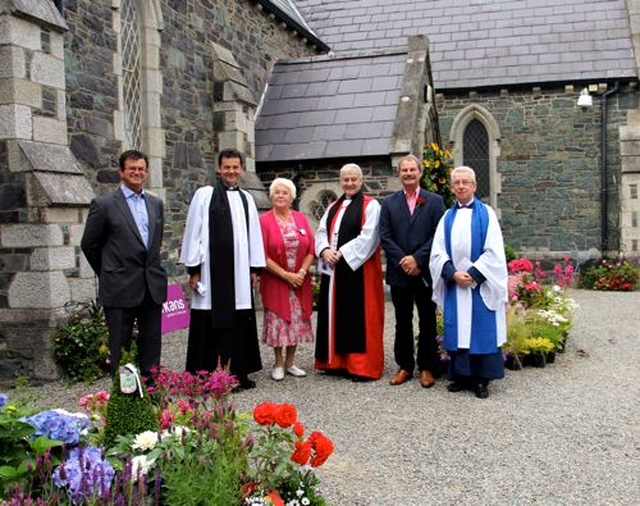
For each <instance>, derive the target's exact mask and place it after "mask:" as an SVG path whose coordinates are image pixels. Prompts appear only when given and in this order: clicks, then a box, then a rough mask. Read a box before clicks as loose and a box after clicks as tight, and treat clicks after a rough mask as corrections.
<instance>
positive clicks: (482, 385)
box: [429, 167, 508, 399]
mask: <svg viewBox="0 0 640 506" xmlns="http://www.w3.org/2000/svg"><path fill="white" fill-rule="evenodd" d="M451 187H452V190H453V193H454V195H455V197H456V199H457V202H456V204H454V205H453V206H452V207H451V208H450V209H448V210H447V212H446V213H445V215H444V216H443V217H442V220H440V223H439V224H438V228H437V230H436V234H435V237H434V239H433V246H432V249H431V260H430V263H429V268H430V271H431V276H432V279H433V283H434V286H433V300H434V302H435V303H436V304H437V305H438V306H439V307H440V308H441V309H442V312H443V315H444V348H445V349H446V350H447V353H448V354H449V357H450V359H451V360H450V361H449V378H450V379H451V380H452V383H450V384H449V385H448V386H447V390H449V391H450V392H461V391H463V390H472V391H473V392H474V393H475V395H476V397H478V398H480V399H486V398H487V397H488V396H489V390H488V385H489V381H491V380H493V379H500V378H503V377H504V359H503V356H502V350H501V348H500V347H501V346H502V344H504V342H505V341H506V335H507V324H506V304H507V300H508V295H507V263H506V259H505V254H504V243H503V239H502V232H501V230H500V224H499V223H498V218H497V217H496V214H495V212H494V211H493V209H491V207H489V206H488V205H486V204H484V203H483V202H481V201H480V199H477V198H475V191H476V175H475V171H474V170H473V169H472V168H470V167H457V168H455V169H454V170H453V171H452V172H451Z"/></svg>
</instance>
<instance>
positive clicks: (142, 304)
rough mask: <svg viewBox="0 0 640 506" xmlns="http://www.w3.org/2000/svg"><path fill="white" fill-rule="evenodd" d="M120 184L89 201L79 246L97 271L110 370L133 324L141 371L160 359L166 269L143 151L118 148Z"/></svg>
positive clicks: (159, 215)
mask: <svg viewBox="0 0 640 506" xmlns="http://www.w3.org/2000/svg"><path fill="white" fill-rule="evenodd" d="M119 165H120V167H119V174H120V187H119V188H118V189H117V190H116V191H115V192H113V193H110V194H108V195H103V196H101V197H96V198H95V199H93V201H92V202H91V207H90V209H89V216H88V218H87V223H86V225H85V229H84V234H83V236H82V241H81V246H82V251H83V252H84V254H85V256H86V257H87V260H88V261H89V264H90V265H91V267H92V269H93V270H94V271H95V273H96V275H97V276H98V282H99V291H98V298H99V300H100V302H101V303H102V305H103V307H104V314H105V318H106V320H107V326H108V327H109V351H110V354H111V372H112V374H115V373H116V371H117V370H118V365H119V363H120V357H121V353H122V352H121V350H122V348H125V349H127V350H128V349H129V348H130V346H131V339H132V331H133V326H134V322H135V321H136V320H137V323H138V338H137V348H138V362H139V366H140V371H141V373H142V375H143V376H145V377H147V378H149V376H150V372H151V368H152V367H153V366H157V365H159V364H160V352H161V332H160V322H161V316H162V303H163V302H164V301H165V300H166V298H167V274H166V272H165V270H164V268H163V267H162V264H161V258H160V245H161V244H162V235H163V229H164V206H163V204H162V200H160V199H159V198H158V197H156V196H154V195H151V194H150V193H148V192H145V191H144V183H145V181H146V180H147V178H148V177H149V160H148V158H147V156H146V155H145V154H144V153H142V152H140V151H135V150H129V151H125V152H124V153H122V155H121V156H120V161H119Z"/></svg>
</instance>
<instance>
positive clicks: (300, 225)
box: [260, 210, 315, 323]
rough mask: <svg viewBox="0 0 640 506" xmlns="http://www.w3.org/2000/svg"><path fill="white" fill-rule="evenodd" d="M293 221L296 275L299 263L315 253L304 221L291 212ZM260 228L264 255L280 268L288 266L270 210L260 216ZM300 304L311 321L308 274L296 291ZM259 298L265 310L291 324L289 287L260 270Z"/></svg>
mask: <svg viewBox="0 0 640 506" xmlns="http://www.w3.org/2000/svg"><path fill="white" fill-rule="evenodd" d="M291 214H292V215H293V221H294V222H295V224H296V228H297V229H298V241H299V244H298V255H297V257H296V267H295V269H294V272H298V271H299V270H300V269H301V267H302V261H303V260H304V257H306V256H307V255H309V254H311V255H313V254H314V251H315V245H314V240H313V232H312V231H311V228H310V227H309V223H308V222H307V218H306V217H305V215H304V214H303V213H301V212H299V211H293V210H292V211H291ZM260 226H261V227H262V239H263V241H264V252H265V255H266V257H267V258H270V259H271V260H273V261H274V262H276V263H277V264H278V265H280V266H286V265H287V257H286V254H285V250H284V239H283V238H282V233H281V232H280V226H279V225H278V221H277V220H276V216H275V214H274V213H273V211H267V212H266V213H264V214H262V215H260ZM295 293H296V295H297V296H298V300H299V301H300V305H301V306H302V318H303V320H305V321H306V320H308V319H309V318H311V311H312V306H313V296H312V294H311V275H310V273H307V275H306V277H305V280H304V283H303V284H302V286H301V287H300V288H299V289H297V290H295ZM260 295H261V296H262V305H263V306H264V307H265V309H268V310H269V311H273V312H274V313H276V314H277V315H278V316H279V317H280V318H282V319H283V320H285V321H287V322H289V323H290V322H291V306H290V304H289V285H288V284H287V283H286V282H285V281H284V280H283V279H281V278H280V277H279V276H276V275H274V274H271V273H270V272H269V271H268V270H267V269H263V270H262V274H261V275H260Z"/></svg>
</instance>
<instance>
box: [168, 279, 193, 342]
mask: <svg viewBox="0 0 640 506" xmlns="http://www.w3.org/2000/svg"><path fill="white" fill-rule="evenodd" d="M187 327H189V306H188V305H187V301H186V299H185V298H184V291H183V290H182V285H179V284H176V285H169V286H168V288H167V302H165V303H164V304H162V333H163V334H166V333H167V332H173V331H174V330H179V329H186V328H187Z"/></svg>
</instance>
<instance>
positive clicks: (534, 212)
mask: <svg viewBox="0 0 640 506" xmlns="http://www.w3.org/2000/svg"><path fill="white" fill-rule="evenodd" d="M576 97H577V93H574V92H571V93H568V92H565V90H564V89H560V90H558V89H556V90H544V91H542V92H537V93H532V91H531V90H529V91H511V90H509V91H508V92H507V91H504V92H502V93H496V92H492V93H486V94H482V93H478V94H474V96H473V97H470V96H469V95H467V96H464V97H463V96H447V95H446V94H445V95H444V96H440V97H439V103H438V114H439V119H440V128H441V132H442V136H443V141H444V142H445V143H446V141H448V140H449V132H450V130H451V126H452V124H453V122H454V119H455V117H456V115H457V114H458V113H459V112H460V111H461V110H462V109H464V108H465V107H466V106H468V105H469V104H472V103H476V104H480V105H482V106H483V107H484V108H485V109H487V110H488V111H489V112H490V113H491V115H492V116H493V117H494V119H495V120H496V122H497V124H498V125H499V128H500V134H501V139H500V140H499V145H500V155H499V157H498V158H497V170H498V173H499V175H500V176H501V193H500V194H499V195H498V208H499V209H500V214H501V223H502V227H503V232H504V236H505V242H506V243H508V244H510V245H511V246H513V247H514V248H515V249H516V251H518V252H521V253H525V254H528V255H529V256H533V257H540V258H542V257H545V256H547V254H548V253H549V252H553V253H554V254H555V255H558V254H562V253H563V252H564V253H568V254H573V255H574V256H575V255H576V254H578V256H581V255H584V254H586V252H588V251H593V250H594V249H597V250H599V249H600V245H601V227H600V219H601V218H600V209H601V200H600V199H601V184H600V177H601V164H600V153H601V102H600V101H601V98H599V97H597V96H596V97H594V106H593V107H591V108H589V109H581V108H579V107H577V105H576ZM635 102H636V98H635V94H634V93H632V92H630V90H629V89H628V88H627V89H625V88H624V87H621V90H620V91H619V92H618V93H616V94H613V95H611V96H610V97H609V98H608V103H607V107H608V115H607V118H608V126H607V160H608V164H609V177H608V181H607V195H608V198H609V220H608V229H609V234H608V235H609V250H610V251H617V250H618V248H619V235H620V234H619V221H620V220H619V211H618V210H619V208H620V203H619V183H620V142H619V141H620V135H619V129H620V127H621V126H622V125H625V124H626V122H627V114H628V112H629V110H632V109H634V108H635V107H637V104H636V103H635ZM492 184H493V183H492Z"/></svg>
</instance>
